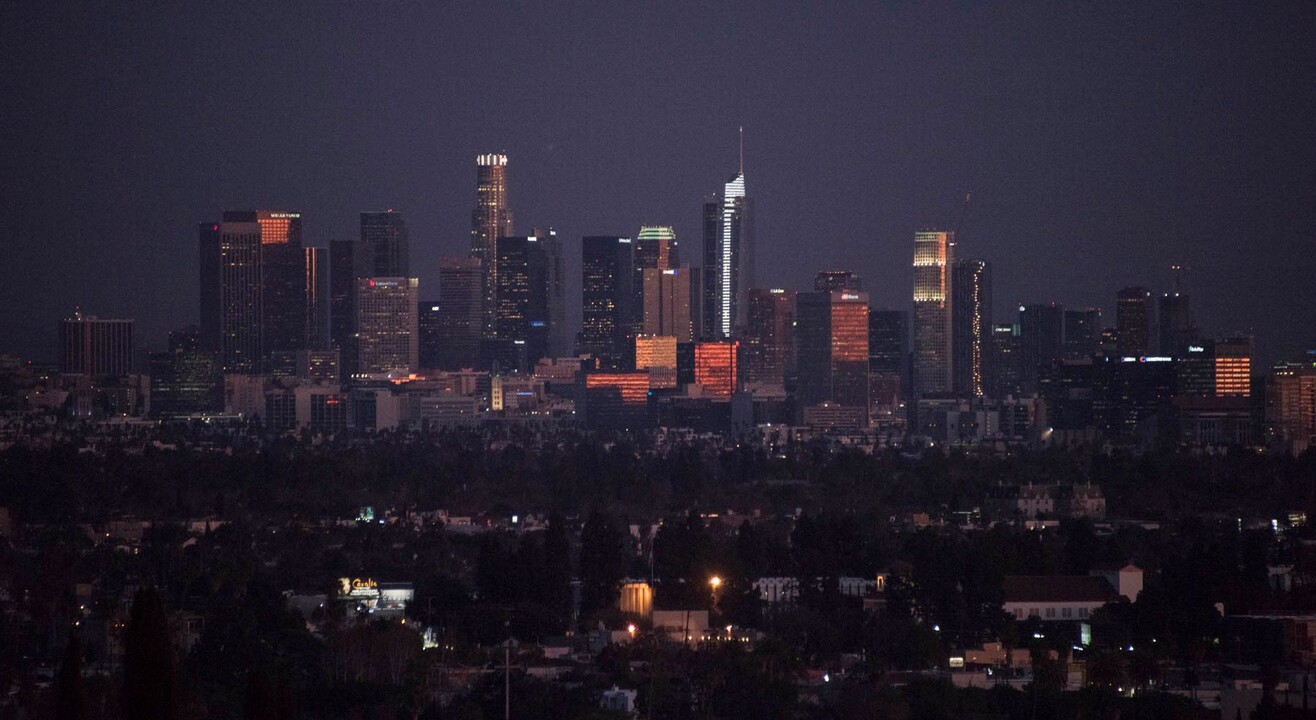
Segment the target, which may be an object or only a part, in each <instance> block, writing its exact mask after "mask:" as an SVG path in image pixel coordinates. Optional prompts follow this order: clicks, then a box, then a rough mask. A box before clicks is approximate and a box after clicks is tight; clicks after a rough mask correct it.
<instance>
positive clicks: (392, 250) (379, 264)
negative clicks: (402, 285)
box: [361, 209, 411, 277]
mask: <svg viewBox="0 0 1316 720" xmlns="http://www.w3.org/2000/svg"><path fill="white" fill-rule="evenodd" d="M361 242H363V243H365V245H366V247H367V248H369V250H368V252H369V253H370V255H371V256H372V257H373V261H372V263H371V273H370V274H371V276H373V277H406V276H407V275H410V274H411V240H410V236H409V235H408V234H407V224H406V222H404V221H403V220H402V213H399V212H394V211H393V210H392V209H389V210H383V211H373V212H363V213H361Z"/></svg>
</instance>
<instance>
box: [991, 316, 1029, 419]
mask: <svg viewBox="0 0 1316 720" xmlns="http://www.w3.org/2000/svg"><path fill="white" fill-rule="evenodd" d="M988 367H989V368H990V369H991V372H990V373H988V378H989V379H988V383H987V394H988V396H990V397H992V398H995V399H998V400H999V399H1002V398H1005V397H1007V396H1008V397H1019V396H1021V395H1023V394H1024V393H1023V389H1024V387H1023V386H1024V371H1023V343H1022V342H1021V338H1020V331H1019V325H1018V324H1017V323H1008V324H996V325H993V326H992V361H991V363H990V364H989V365H988Z"/></svg>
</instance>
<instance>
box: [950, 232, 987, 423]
mask: <svg viewBox="0 0 1316 720" xmlns="http://www.w3.org/2000/svg"><path fill="white" fill-rule="evenodd" d="M951 274H952V276H953V277H952V278H951V287H952V288H954V297H953V298H952V302H951V311H952V317H951V333H952V339H951V355H952V357H951V367H952V368H953V371H954V382H953V388H952V389H953V390H954V392H955V394H956V395H958V396H960V397H982V395H983V393H984V388H985V377H986V373H987V364H988V362H990V359H991V351H990V346H991V333H992V265H991V263H989V262H987V261H986V260H973V259H968V258H966V259H963V260H960V259H957V260H955V264H954V265H953V266H952V270H951Z"/></svg>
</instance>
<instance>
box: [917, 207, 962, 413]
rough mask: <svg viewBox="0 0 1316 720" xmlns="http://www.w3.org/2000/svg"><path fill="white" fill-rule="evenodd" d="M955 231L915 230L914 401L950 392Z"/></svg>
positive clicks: (951, 385) (951, 381)
mask: <svg viewBox="0 0 1316 720" xmlns="http://www.w3.org/2000/svg"><path fill="white" fill-rule="evenodd" d="M954 254H955V233H952V232H944V231H938V230H924V231H920V232H917V233H914V317H913V325H914V328H913V329H914V338H913V349H912V352H913V360H912V363H911V368H910V370H911V373H912V374H913V378H912V382H913V385H914V398H913V399H914V400H917V399H918V398H919V397H921V396H923V395H926V394H940V393H948V392H951V390H952V388H953V387H954V385H953V380H954V377H953V375H952V367H953V362H954V361H953V354H952V344H953V338H952V331H951V328H952V322H953V317H954V316H953V314H952V305H953V303H954V298H953V297H952V286H953V279H952V272H951V271H952V268H953V266H954V259H955V258H954Z"/></svg>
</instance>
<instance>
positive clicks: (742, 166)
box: [740, 125, 745, 175]
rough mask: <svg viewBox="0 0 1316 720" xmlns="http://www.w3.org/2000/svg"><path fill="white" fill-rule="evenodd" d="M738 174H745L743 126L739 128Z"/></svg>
mask: <svg viewBox="0 0 1316 720" xmlns="http://www.w3.org/2000/svg"><path fill="white" fill-rule="evenodd" d="M740 174H741V175H744V174H745V126H744V125H741V126H740Z"/></svg>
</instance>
